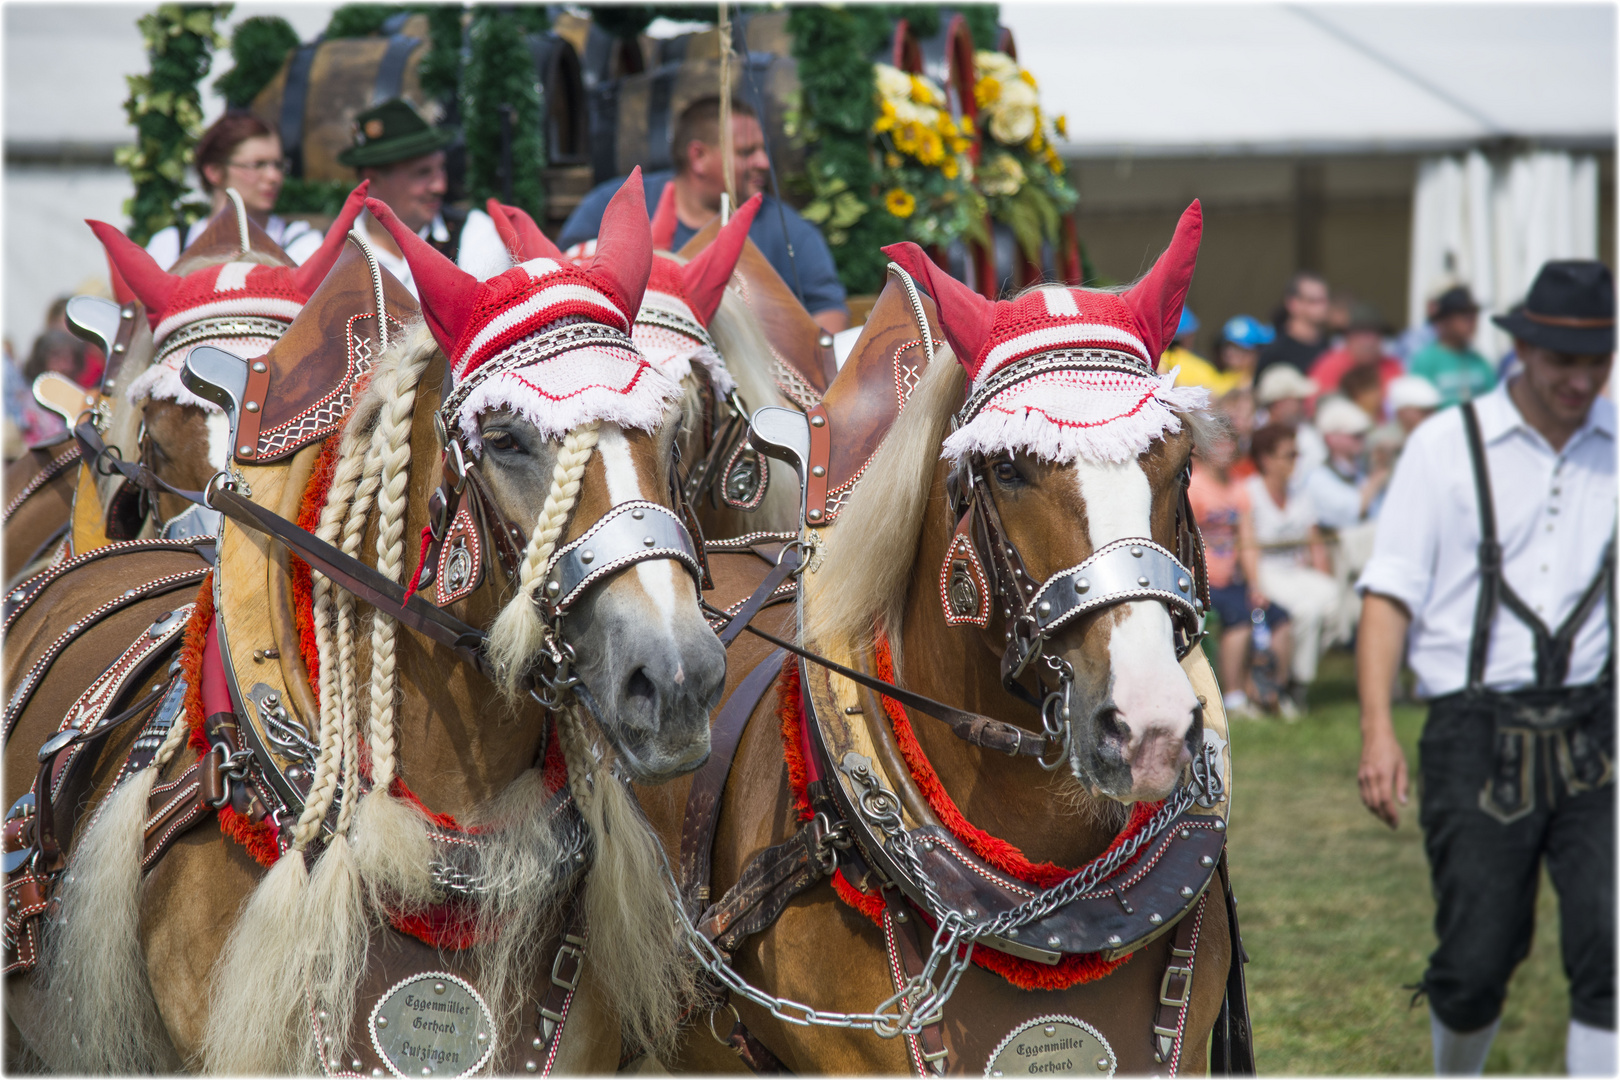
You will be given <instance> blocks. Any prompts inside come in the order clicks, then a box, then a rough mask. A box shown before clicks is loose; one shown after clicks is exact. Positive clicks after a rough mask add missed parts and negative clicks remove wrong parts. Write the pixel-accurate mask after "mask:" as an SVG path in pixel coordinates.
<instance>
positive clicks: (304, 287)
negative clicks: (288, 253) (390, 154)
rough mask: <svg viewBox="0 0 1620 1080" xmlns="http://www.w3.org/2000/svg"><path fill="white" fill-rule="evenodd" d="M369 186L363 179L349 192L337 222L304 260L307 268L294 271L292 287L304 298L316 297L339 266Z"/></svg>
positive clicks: (364, 205) (363, 207) (363, 206)
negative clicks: (336, 266)
mask: <svg viewBox="0 0 1620 1080" xmlns="http://www.w3.org/2000/svg"><path fill="white" fill-rule="evenodd" d="M370 187H371V181H370V180H362V181H360V186H359V187H356V188H355V189H354V190H353V191H351V192H349V197H348V198H347V199H345V200H343V209H342V210H341V211H339V212H338V216H337V220H335V221H333V222H332V227H331V228H330V229H327V230H326V236H325V238H323V239H322V240H321V246H320V247H318V248H316V249H315V254H313V255H311V256H310V257H309V258H308V259H305V260H304V265H302V266H300V267H297V268H296V269H294V270H293V272H292V275H293V287H294V288H295V289H297V290H298V291H299V292H301V293H303V294H304V295H305V296H312V295H314V293H315V290H316V289H317V288H318V287H319V286H320V284H321V282H323V281H325V280H326V275H327V274H329V273H331V270H332V267H333V266H335V265H337V261H338V256H339V255H341V254H343V241H344V240H346V239H348V236H349V230H350V229H352V228H354V219H355V218H357V217H359V216H360V211H362V210H364V209H365V208H366V190H367V189H368V188H370Z"/></svg>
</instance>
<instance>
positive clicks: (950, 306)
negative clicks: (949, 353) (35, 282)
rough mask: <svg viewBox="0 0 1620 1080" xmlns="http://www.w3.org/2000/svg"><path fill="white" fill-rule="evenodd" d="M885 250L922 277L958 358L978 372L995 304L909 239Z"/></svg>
mask: <svg viewBox="0 0 1620 1080" xmlns="http://www.w3.org/2000/svg"><path fill="white" fill-rule="evenodd" d="M883 254H885V255H887V256H888V257H889V258H891V259H893V260H894V261H895V262H897V263H899V264H900V265H901V266H902V267H904V268H905V270H906V272H907V273H909V274H910V275H911V276H912V277H914V278H919V279H921V281H922V283H923V285H924V286H926V287H927V289H928V292H929V294H930V295H932V296H933V298H934V306H935V307H937V308H938V309H939V321H940V325H941V327H942V328H943V329H944V331H945V336H946V337H947V338H949V339H950V342H951V348H953V349H955V350H956V358H957V359H958V360H960V361H961V362H962V366H963V367H965V368H967V372H968V377H969V378H970V379H971V378H973V377H974V376H976V375H977V374H978V373H979V354H980V353H981V352H983V351H984V347H985V345H986V344H987V343H988V342H989V340H990V327H991V324H993V323H994V322H995V320H996V305H995V304H994V303H993V302H991V301H989V300H986V299H985V298H984V297H982V296H980V295H979V294H978V293H976V292H974V291H973V290H972V289H970V288H968V287H967V286H966V285H964V284H962V283H961V282H960V281H957V280H956V279H955V278H953V277H951V275H949V274H947V273H946V272H945V271H944V270H941V269H940V268H939V267H938V266H935V265H934V260H932V259H930V258H929V257H928V256H927V255H925V254H923V249H922V248H920V247H918V246H917V245H916V244H913V243H912V242H911V241H910V240H907V241H905V242H904V243H901V244H890V245H889V246H888V247H886V248H884V249H883Z"/></svg>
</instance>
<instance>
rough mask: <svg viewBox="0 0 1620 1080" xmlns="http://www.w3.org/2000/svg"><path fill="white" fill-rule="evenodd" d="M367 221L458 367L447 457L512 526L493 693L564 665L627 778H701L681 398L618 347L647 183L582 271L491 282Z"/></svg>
mask: <svg viewBox="0 0 1620 1080" xmlns="http://www.w3.org/2000/svg"><path fill="white" fill-rule="evenodd" d="M370 209H371V212H372V213H373V215H374V216H375V217H376V218H377V220H378V221H379V222H380V223H381V224H382V225H383V226H384V227H385V228H387V229H389V230H390V232H392V233H393V235H394V236H395V238H396V239H397V240H398V241H399V243H400V245H401V248H402V250H403V251H404V253H405V256H406V258H407V259H408V260H409V261H410V262H411V266H412V271H413V273H414V274H415V276H416V280H417V281H418V283H419V285H420V288H421V296H422V308H423V314H424V316H425V317H426V321H427V326H428V328H429V330H430V331H431V332H432V334H433V337H434V338H435V339H436V340H437V342H438V343H439V344H440V346H441V347H442V348H443V350H444V352H445V354H446V355H447V356H448V357H449V360H450V366H451V376H452V379H453V381H454V388H453V389H452V390H451V391H450V393H449V395H448V397H447V399H446V401H445V404H444V406H443V409H442V414H441V415H443V417H444V425H445V429H446V432H447V439H448V442H450V443H452V444H454V448H453V449H452V450H451V451H450V452H451V453H452V454H456V455H460V454H465V455H466V461H467V462H468V463H469V464H470V466H471V471H472V472H474V473H476V476H475V479H474V480H473V482H472V484H471V485H470V489H478V488H483V489H487V492H488V496H489V503H490V509H491V510H492V511H493V512H495V513H497V514H499V515H500V517H501V520H502V522H503V523H504V524H505V527H506V529H507V530H508V536H507V538H506V539H505V540H504V541H501V540H499V539H497V541H496V543H497V544H501V543H504V544H506V545H510V548H511V550H510V551H509V552H508V559H509V565H510V570H509V573H510V575H511V578H512V584H513V585H514V586H515V592H514V593H513V595H512V598H511V599H510V601H508V602H506V603H505V604H504V605H503V606H501V608H500V610H499V612H498V614H497V615H496V617H495V618H494V620H493V626H492V630H491V633H490V639H489V644H488V647H487V652H488V654H489V656H490V658H491V662H492V665H493V668H494V671H495V673H496V676H497V678H498V679H499V680H500V682H501V683H502V685H503V686H504V687H505V689H506V691H507V693H508V695H509V697H512V698H513V699H515V698H516V696H517V694H518V692H519V690H520V689H521V687H522V686H523V685H524V684H525V681H526V680H529V679H531V678H533V677H534V676H535V675H536V674H542V675H544V676H545V678H548V679H555V678H556V677H557V676H556V671H557V663H558V653H557V652H556V650H565V651H566V653H567V656H568V659H567V660H566V664H565V670H566V671H568V672H569V673H570V674H571V676H573V677H577V678H578V679H579V680H580V683H581V685H582V686H583V687H585V688H587V692H588V694H589V695H590V696H591V698H592V699H593V700H594V704H595V708H594V710H593V712H594V715H595V719H596V722H597V724H598V725H599V726H600V727H601V729H602V731H601V733H602V735H603V736H604V737H605V738H606V739H607V740H608V742H610V743H611V744H612V746H613V748H614V749H615V750H616V751H617V753H618V756H619V760H620V761H621V762H622V763H623V765H624V767H625V769H626V770H627V771H628V772H630V773H631V774H632V775H633V776H634V777H635V778H636V779H638V780H644V781H648V782H658V781H660V780H664V779H667V778H669V777H671V776H674V775H678V774H680V773H683V772H686V771H689V770H691V769H693V768H696V767H697V766H698V765H699V764H700V763H701V762H702V761H703V760H704V758H705V757H706V756H707V754H708V712H709V709H710V707H711V706H712V705H713V703H714V701H715V700H716V698H717V696H718V694H719V692H720V689H721V686H722V683H723V681H724V674H725V654H724V650H723V649H722V648H721V647H720V644H719V642H718V641H717V640H716V638H715V636H714V634H713V633H712V632H711V631H710V629H709V627H708V625H707V624H706V623H705V622H704V620H703V617H702V614H701V612H700V609H699V606H698V603H697V596H698V594H697V585H696V583H697V579H698V578H699V577H700V576H701V569H700V560H701V553H700V552H699V551H698V550H697V548H696V543H695V542H694V541H693V540H692V538H691V537H690V536H689V534H687V532H686V529H685V527H684V525H683V524H682V523H681V522H680V519H679V516H678V514H677V512H676V510H675V498H674V493H673V492H672V490H671V489H672V477H673V476H674V471H673V467H672V462H673V457H674V450H673V443H674V438H675V434H676V431H677V428H678V426H679V425H678V421H679V416H680V400H681V390H680V387H679V385H678V383H677V382H675V381H674V380H672V379H671V378H669V377H668V376H666V375H665V374H664V373H662V372H661V371H660V370H659V369H658V368H657V367H656V366H655V365H653V364H651V363H649V361H648V360H647V358H645V357H644V356H642V355H641V353H640V352H638V351H637V349H636V348H635V345H634V344H633V343H632V340H631V337H630V332H631V329H632V326H633V323H634V318H635V314H636V312H637V311H638V310H639V309H640V308H641V304H642V297H643V293H644V291H645V289H646V287H647V280H648V275H649V273H650V272H651V268H652V258H653V255H652V246H651V241H650V235H649V232H648V224H647V215H646V210H645V208H644V206H643V205H642V202H641V188H640V182H639V177H636V178H634V179H633V180H632V181H631V182H629V183H627V184H626V185H625V187H624V188H623V189H622V190H621V192H620V193H619V194H618V195H617V196H615V198H614V201H613V203H611V204H610V206H609V208H608V211H607V213H606V214H605V215H604V218H603V226H602V236H601V238H600V243H599V245H598V247H597V251H596V254H595V256H594V257H593V258H591V259H589V260H585V261H583V262H582V263H580V264H575V263H573V262H571V261H569V260H567V259H565V258H561V257H560V253H558V252H556V250H555V248H554V247H553V248H550V249H549V251H548V250H546V247H541V248H540V253H538V254H534V255H533V256H532V257H529V258H527V259H526V260H525V261H524V262H522V263H521V264H519V265H518V266H515V267H513V268H512V269H511V270H508V271H506V272H504V273H502V274H499V275H496V276H495V277H493V278H490V279H489V280H487V281H483V282H479V281H477V280H476V279H474V278H472V277H471V276H470V275H468V274H466V273H464V272H462V271H461V270H459V269H458V268H457V267H455V266H454V264H452V263H451V262H450V261H449V260H448V259H445V258H444V257H443V256H441V255H439V254H438V252H436V251H434V250H432V249H431V248H430V247H428V246H427V245H426V244H425V243H422V242H420V241H419V240H418V239H417V238H416V237H415V236H414V235H413V234H411V233H410V232H409V230H406V229H404V228H403V227H402V226H401V225H400V224H399V222H398V220H397V219H396V218H395V217H394V216H393V215H392V213H391V212H390V211H389V210H388V208H387V207H386V206H384V205H382V204H381V203H377V202H375V201H373V202H371V203H370ZM508 220H509V219H506V218H505V217H497V221H502V222H503V223H504V222H507V221H508ZM531 224H532V223H531ZM534 232H535V233H536V234H538V230H537V229H536V230H534ZM542 240H543V238H542ZM509 242H510V237H509ZM545 244H546V245H549V241H546V242H545ZM514 254H528V251H527V250H524V249H522V248H521V247H519V248H516V249H515V250H514ZM513 536H516V537H519V538H523V537H526V539H524V540H522V541H521V542H515V541H514V540H513V539H512V537H513ZM548 651H549V652H550V655H549V656H548Z"/></svg>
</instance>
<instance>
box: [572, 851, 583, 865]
mask: <svg viewBox="0 0 1620 1080" xmlns="http://www.w3.org/2000/svg"><path fill="white" fill-rule="evenodd" d="M574 861H575V862H577V863H582V862H584V861H585V853H584V852H583V851H576V852H574Z"/></svg>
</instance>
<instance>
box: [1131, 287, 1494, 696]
mask: <svg viewBox="0 0 1620 1080" xmlns="http://www.w3.org/2000/svg"><path fill="white" fill-rule="evenodd" d="M1479 314H1480V312H1479V305H1478V304H1476V303H1475V302H1474V299H1473V296H1472V294H1471V293H1470V291H1469V288H1468V286H1467V285H1466V284H1462V283H1457V282H1449V283H1447V284H1445V285H1444V286H1443V287H1441V288H1440V289H1438V290H1437V291H1436V292H1435V294H1434V295H1433V296H1432V297H1431V298H1430V300H1429V303H1428V320H1427V322H1426V324H1425V325H1423V326H1419V327H1414V328H1412V329H1410V330H1408V331H1406V332H1405V333H1403V334H1400V335H1396V334H1394V332H1393V331H1392V330H1391V328H1390V327H1389V326H1388V325H1387V324H1386V323H1385V322H1384V320H1383V318H1382V316H1381V315H1380V313H1379V311H1378V310H1377V309H1376V308H1375V307H1373V306H1372V305H1369V304H1366V303H1363V302H1360V301H1358V300H1356V299H1355V298H1354V297H1351V296H1348V295H1346V294H1343V293H1336V292H1334V291H1333V290H1332V289H1330V287H1329V285H1328V282H1327V281H1326V280H1324V279H1323V278H1322V277H1321V276H1320V275H1318V274H1313V273H1308V272H1301V273H1297V274H1295V275H1294V277H1293V278H1292V279H1291V280H1290V281H1289V282H1288V284H1287V286H1286V288H1285V289H1284V293H1283V297H1282V301H1281V303H1280V305H1279V307H1278V309H1277V311H1276V312H1275V313H1274V315H1273V317H1272V318H1271V319H1270V320H1269V321H1264V322H1263V321H1261V320H1260V319H1257V318H1255V317H1253V316H1251V315H1236V316H1233V317H1232V318H1230V319H1228V320H1227V321H1226V322H1225V323H1224V324H1223V325H1222V326H1221V328H1220V332H1219V333H1218V334H1217V335H1216V337H1215V341H1214V347H1213V349H1212V350H1211V351H1210V356H1209V357H1208V358H1205V357H1203V356H1200V355H1198V354H1197V353H1195V352H1194V351H1193V340H1194V337H1195V335H1196V334H1197V333H1198V329H1199V320H1198V318H1197V316H1196V315H1194V314H1193V312H1192V310H1191V309H1190V308H1188V309H1185V310H1184V311H1183V314H1182V319H1181V325H1180V326H1179V327H1178V329H1177V335H1176V340H1175V342H1174V344H1173V345H1172V346H1171V348H1170V349H1169V350H1167V351H1166V352H1165V354H1164V356H1163V358H1162V359H1161V362H1160V368H1159V370H1160V371H1161V372H1163V373H1166V374H1167V373H1169V372H1170V371H1172V370H1175V371H1176V372H1177V375H1176V381H1177V384H1178V385H1192V386H1203V387H1207V388H1208V389H1209V391H1210V395H1211V398H1212V400H1213V403H1214V406H1215V408H1216V409H1217V410H1218V411H1219V412H1220V413H1221V414H1222V415H1223V416H1224V417H1225V418H1226V420H1227V421H1228V425H1229V434H1228V435H1227V436H1225V437H1223V438H1222V439H1221V440H1220V441H1219V442H1218V444H1217V445H1215V446H1212V447H1208V448H1206V449H1205V450H1202V451H1200V452H1199V454H1198V455H1197V456H1196V458H1195V459H1194V462H1193V475H1192V484H1191V499H1192V504H1193V509H1194V513H1195V514H1196V515H1197V517H1198V523H1199V526H1200V528H1201V529H1202V531H1203V534H1204V543H1205V547H1206V552H1207V560H1208V566H1209V580H1210V593H1211V604H1210V607H1211V609H1212V610H1211V619H1212V621H1214V622H1216V623H1218V629H1216V630H1215V631H1214V635H1213V636H1214V638H1215V640H1216V642H1217V646H1216V649H1217V657H1218V662H1217V667H1218V670H1219V675H1220V682H1221V685H1222V686H1223V687H1225V688H1226V691H1225V698H1226V708H1227V711H1228V713H1230V714H1233V715H1239V716H1241V715H1256V714H1259V713H1269V714H1275V715H1279V716H1281V717H1283V718H1284V719H1293V718H1295V717H1297V716H1298V715H1299V713H1300V712H1301V711H1302V710H1303V709H1304V707H1305V696H1306V690H1307V688H1308V687H1309V686H1310V684H1311V682H1312V681H1313V680H1314V679H1315V677H1316V669H1317V663H1318V661H1319V659H1320V657H1321V655H1322V652H1323V651H1324V650H1325V649H1327V648H1329V647H1331V646H1333V645H1336V644H1347V643H1349V642H1350V640H1351V638H1352V636H1353V635H1354V633H1355V624H1356V619H1357V617H1358V614H1359V611H1360V606H1361V601H1360V598H1359V597H1358V596H1357V595H1356V594H1355V592H1354V590H1353V588H1352V586H1353V584H1354V582H1355V580H1356V577H1357V575H1358V574H1359V573H1360V571H1361V568H1362V567H1363V566H1364V565H1365V564H1366V562H1367V559H1368V557H1369V556H1370V555H1371V552H1372V542H1373V535H1374V532H1375V527H1376V522H1377V520H1378V514H1379V511H1380V509H1381V507H1382V504H1383V496H1384V488H1385V485H1386V484H1387V483H1388V481H1389V477H1390V474H1391V472H1392V470H1393V468H1394V465H1395V460H1396V458H1397V457H1399V455H1400V453H1401V448H1402V446H1403V445H1404V444H1405V442H1406V438H1407V436H1408V435H1410V434H1411V433H1412V431H1413V430H1414V429H1415V428H1416V427H1417V426H1418V425H1419V424H1421V423H1422V422H1423V421H1424V420H1425V419H1427V418H1428V417H1429V416H1430V415H1431V414H1432V413H1434V412H1435V411H1437V410H1439V409H1442V408H1445V407H1446V406H1449V405H1454V404H1456V403H1457V402H1459V401H1464V400H1469V399H1472V398H1477V397H1479V396H1480V395H1481V394H1484V393H1486V392H1487V391H1489V390H1490V389H1491V388H1492V387H1494V386H1495V385H1496V384H1497V382H1498V381H1499V380H1500V379H1502V378H1504V377H1505V376H1506V375H1507V374H1508V371H1509V368H1510V367H1511V366H1512V364H1513V362H1514V361H1513V357H1512V355H1511V354H1509V355H1508V356H1506V357H1503V358H1501V359H1500V360H1498V361H1496V362H1492V361H1490V360H1488V359H1486V358H1485V357H1484V356H1481V355H1480V354H1479V353H1478V352H1477V351H1475V349H1474V346H1473V341H1474V338H1475V332H1476V330H1477V329H1478V326H1479Z"/></svg>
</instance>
